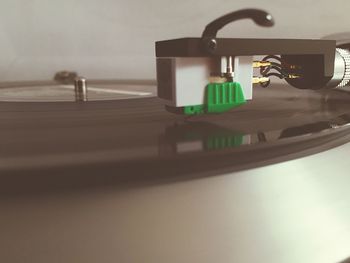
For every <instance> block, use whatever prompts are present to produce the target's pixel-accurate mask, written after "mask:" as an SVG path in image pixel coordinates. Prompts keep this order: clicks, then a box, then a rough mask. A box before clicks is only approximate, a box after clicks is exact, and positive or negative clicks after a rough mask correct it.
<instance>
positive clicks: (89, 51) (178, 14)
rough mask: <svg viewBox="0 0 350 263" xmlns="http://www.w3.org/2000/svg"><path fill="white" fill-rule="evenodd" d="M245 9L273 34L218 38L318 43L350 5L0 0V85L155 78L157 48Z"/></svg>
mask: <svg viewBox="0 0 350 263" xmlns="http://www.w3.org/2000/svg"><path fill="white" fill-rule="evenodd" d="M249 7H254V8H262V9H265V10H267V11H269V12H271V14H272V15H273V16H274V17H275V20H276V25H275V27H274V28H258V27H257V26H256V25H254V24H253V23H252V22H251V21H248V20H247V21H240V22H239V23H235V24H232V25H230V26H228V27H226V28H225V29H224V30H222V32H221V33H220V36H223V37H266V38H320V37H322V36H324V35H328V34H333V33H337V32H344V31H350V23H349V19H348V10H349V8H350V1H348V0H338V1H327V0H293V1H285V0H268V1H258V0H236V1H233V0H219V1H195V0H178V1H173V0H147V1H142V0H129V1H125V0H101V1H96V0H60V1H50V0H1V4H0V81H1V82H3V81H15V80H46V79H52V78H53V75H54V74H55V72H57V71H62V70H69V71H77V72H78V73H79V74H80V75H83V76H85V77H87V78H104V79H116V78H136V79H154V78H155V58H154V57H155V52H154V42H155V41H157V40H165V39H171V38H179V37H187V36H192V37H193V36H200V34H201V32H202V30H203V29H204V27H205V25H206V24H207V23H209V22H210V21H212V20H213V19H215V18H217V17H219V16H221V15H223V14H225V13H228V12H230V11H234V10H237V9H241V8H249Z"/></svg>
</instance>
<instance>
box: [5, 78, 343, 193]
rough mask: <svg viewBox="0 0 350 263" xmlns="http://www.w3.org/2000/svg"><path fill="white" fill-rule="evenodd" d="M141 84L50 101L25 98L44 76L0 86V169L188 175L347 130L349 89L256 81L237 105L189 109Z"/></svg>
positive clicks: (325, 142)
mask: <svg viewBox="0 0 350 263" xmlns="http://www.w3.org/2000/svg"><path fill="white" fill-rule="evenodd" d="M45 85H46V84H45ZM138 85H139V86H138V87H136V88H135V89H132V88H131V90H134V91H135V90H136V91H137V92H145V90H147V91H146V92H148V93H151V94H148V95H146V96H147V97H146V98H143V97H142V96H141V98H139V96H136V97H137V98H135V96H134V97H133V98H126V99H120V98H123V97H119V98H116V97H113V96H115V93H113V92H112V93H111V94H110V95H109V96H110V97H108V96H107V95H108V94H107V95H106V94H104V95H103V100H95V101H88V102H74V99H72V98H73V97H71V98H70V99H66V101H57V100H56V101H55V99H50V98H51V96H49V97H50V98H49V99H47V98H46V99H47V101H46V102H45V99H43V100H41V102H37V101H31V99H28V98H31V97H37V98H38V97H40V96H41V95H40V94H39V95H38V89H39V88H38V87H39V86H40V85H38V84H37V85H29V86H27V87H26V88H25V90H26V91H25V93H24V94H25V95H23V90H22V91H21V89H22V88H21V87H18V85H17V86H16V85H13V86H11V87H10V86H6V87H5V86H4V87H3V91H6V92H1V91H0V99H2V100H3V101H2V102H0V121H1V130H0V138H1V152H0V158H1V163H0V173H1V175H2V176H3V178H6V179H7V180H8V182H9V183H11V182H16V183H18V182H22V184H23V187H26V185H27V184H28V183H29V182H31V181H33V180H32V178H33V176H34V177H36V178H40V180H35V182H36V184H43V185H45V184H48V182H50V184H51V183H53V182H55V180H58V182H59V181H60V180H61V179H62V178H67V177H69V178H70V181H71V182H72V184H78V183H79V184H80V183H82V182H83V183H84V184H94V185H96V184H99V183H101V184H108V183H113V182H118V183H119V182H121V181H132V180H134V181H135V180H136V181H140V180H141V181H142V179H145V180H148V181H152V180H153V181H158V180H178V179H189V178H193V177H194V176H195V177H197V176H207V175H212V174H218V173H223V172H230V171H236V170H241V169H247V168H252V167H257V166H261V165H266V164H271V163H274V162H279V161H283V160H288V159H292V158H297V157H301V156H305V155H307V154H311V153H316V152H318V151H321V150H326V149H329V148H331V147H334V146H337V145H340V144H342V143H344V142H347V141H348V139H349V131H350V130H349V129H348V124H349V122H350V104H349V101H350V93H347V92H346V91H337V90H325V91H309V90H298V89H295V88H292V87H290V86H288V85H281V84H280V85H279V84H275V85H272V86H271V87H269V88H265V89H264V88H260V87H256V88H255V89H254V100H253V101H250V102H248V103H247V104H246V105H244V106H242V107H239V108H237V109H233V110H231V111H230V112H227V113H224V114H218V115H202V116H193V117H186V116H181V115H174V114H172V113H168V112H167V111H166V110H165V109H164V105H163V103H162V101H161V100H160V99H158V98H157V97H154V96H155V95H154V94H155V86H151V85H150V84H149V83H147V85H145V86H144V87H143V88H142V87H141V88H140V84H138ZM41 86H42V85H41ZM48 86H49V87H50V88H51V89H59V88H60V87H59V86H57V85H56V84H54V85H53V86H51V85H48ZM132 86H133V85H126V84H125V83H124V84H120V83H119V84H118V83H107V84H106V83H102V84H99V83H94V87H96V89H98V88H99V87H100V88H102V89H104V90H113V89H114V90H118V91H120V90H129V91H130V87H132ZM45 87H47V86H45ZM5 88H6V89H7V90H5ZM11 88H12V89H13V91H9V89H11ZM16 89H17V90H16ZM23 89H24V87H23ZM31 89H32V90H34V91H35V94H36V95H35V96H32V95H31V92H30V90H31ZM39 90H40V89H39ZM9 92H10V93H9ZM59 92H60V91H59ZM64 93H65V94H66V95H67V89H65V90H64ZM6 94H7V96H5V95H6ZM9 94H10V95H9ZM11 94H12V95H11ZM13 94H17V95H15V96H13ZM28 94H29V95H28ZM72 94H73V93H72ZM89 94H90V93H89ZM113 94H114V95H113ZM66 95H65V96H66ZM23 96H24V97H25V98H23ZM67 96H68V98H69V96H70V95H69V94H68V95H67ZM44 97H45V96H44ZM9 98H10V99H9ZM13 98H20V99H13ZM108 98H110V99H111V100H106V99H108ZM7 175H9V176H7ZM96 175H98V177H96ZM150 179H152V180H150ZM38 182H40V183H38ZM56 183H57V182H56ZM17 187H18V185H17ZM2 188H6V184H3V186H2ZM2 190H4V189H2Z"/></svg>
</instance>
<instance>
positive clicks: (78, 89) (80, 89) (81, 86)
mask: <svg viewBox="0 0 350 263" xmlns="http://www.w3.org/2000/svg"><path fill="white" fill-rule="evenodd" d="M74 88H75V100H76V101H87V100H88V97H87V92H88V90H87V84H86V79H84V78H81V77H78V78H76V79H75V81H74Z"/></svg>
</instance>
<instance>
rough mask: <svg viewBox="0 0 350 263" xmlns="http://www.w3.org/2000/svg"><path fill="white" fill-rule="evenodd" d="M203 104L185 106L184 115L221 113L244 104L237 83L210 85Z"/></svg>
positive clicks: (242, 95) (241, 91) (240, 89)
mask: <svg viewBox="0 0 350 263" xmlns="http://www.w3.org/2000/svg"><path fill="white" fill-rule="evenodd" d="M205 92H206V94H205V102H206V103H205V104H204V105H195V106H186V107H184V114H186V115H196V114H203V113H222V112H226V111H228V110H230V109H232V108H234V107H237V106H240V105H242V104H245V103H246V100H245V98H244V94H243V90H242V87H241V85H240V84H239V83H238V82H224V83H210V84H208V85H207V87H206V90H205Z"/></svg>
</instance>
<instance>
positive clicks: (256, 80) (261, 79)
mask: <svg viewBox="0 0 350 263" xmlns="http://www.w3.org/2000/svg"><path fill="white" fill-rule="evenodd" d="M268 81H270V79H269V78H267V77H253V84H258V83H265V82H268Z"/></svg>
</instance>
